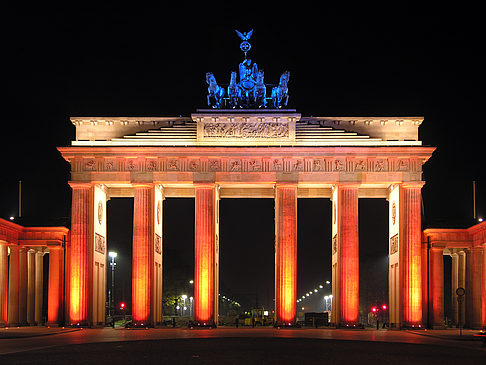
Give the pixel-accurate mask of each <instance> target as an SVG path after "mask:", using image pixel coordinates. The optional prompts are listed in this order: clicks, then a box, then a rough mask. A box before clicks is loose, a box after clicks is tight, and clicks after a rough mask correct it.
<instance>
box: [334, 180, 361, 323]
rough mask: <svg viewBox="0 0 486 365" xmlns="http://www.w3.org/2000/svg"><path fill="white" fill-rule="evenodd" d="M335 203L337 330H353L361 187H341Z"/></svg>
mask: <svg viewBox="0 0 486 365" xmlns="http://www.w3.org/2000/svg"><path fill="white" fill-rule="evenodd" d="M335 189H337V201H335V202H334V205H335V210H336V211H335V212H333V214H334V215H335V216H336V223H337V242H336V245H337V247H336V249H337V274H336V279H337V282H336V283H334V282H333V286H335V289H334V290H333V291H334V293H335V294H336V296H337V298H333V307H334V308H335V309H336V315H335V316H334V318H335V321H336V325H337V326H354V325H356V324H357V323H358V320H359V233H358V232H359V231H358V187H357V186H354V185H338V186H337V187H336V188H335Z"/></svg>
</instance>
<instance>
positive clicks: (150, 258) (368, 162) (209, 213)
mask: <svg viewBox="0 0 486 365" xmlns="http://www.w3.org/2000/svg"><path fill="white" fill-rule="evenodd" d="M71 120H72V123H73V124H74V125H75V126H76V140H75V141H73V142H72V146H70V147H62V148H59V151H60V152H61V153H62V155H63V157H64V158H65V159H66V160H67V161H69V163H70V164H71V167H72V172H71V181H70V185H71V187H72V191H73V198H72V227H71V244H70V247H69V248H68V255H67V257H68V262H67V268H68V270H67V273H68V274H67V282H66V293H67V294H66V298H65V299H66V301H67V308H68V310H67V316H68V318H69V321H68V322H70V323H72V324H75V323H82V324H101V323H104V320H105V317H104V315H105V282H106V267H105V265H106V262H107V260H106V256H105V255H106V201H107V199H109V198H112V197H134V219H133V232H134V233H133V283H132V285H133V290H132V302H133V308H132V314H133V318H134V320H135V321H137V322H140V323H145V324H158V323H160V322H161V320H162V313H161V303H162V286H161V283H162V237H163V232H162V214H163V212H162V206H163V204H162V202H163V200H164V198H166V197H193V198H194V199H195V208H196V209H195V280H194V282H195V283H194V284H195V287H194V291H195V292H194V305H195V319H196V321H198V322H200V323H203V324H204V323H206V324H209V323H217V315H218V272H219V268H218V266H219V262H218V260H219V259H218V256H219V254H218V253H219V245H220V242H219V234H218V224H219V209H218V205H219V203H218V202H219V200H220V199H224V198H235V197H240V198H274V199H275V313H276V321H277V322H278V323H281V324H282V325H283V324H293V323H294V321H295V317H296V300H297V292H296V290H297V199H298V198H329V199H331V200H332V232H333V233H332V276H333V277H332V292H333V296H334V298H335V299H334V300H333V311H332V313H333V318H332V322H333V323H335V324H337V325H339V326H349V325H356V324H357V323H358V303H359V285H358V283H359V250H358V247H359V246H358V199H359V198H360V197H362V198H386V199H388V201H389V207H390V208H389V211H390V212H389V215H390V219H389V222H390V223H389V230H390V267H389V277H390V288H389V291H390V305H389V306H390V322H391V323H392V325H394V326H396V327H413V326H417V327H418V326H421V325H422V321H423V318H422V305H423V304H422V303H423V299H422V264H421V263H422V238H421V235H422V232H421V219H420V217H421V188H422V186H423V184H424V182H423V181H422V165H423V164H424V163H425V161H427V159H428V158H429V157H430V156H431V154H432V152H433V150H434V148H431V147H423V146H422V145H421V142H420V141H418V138H417V137H418V127H419V125H420V123H421V122H422V119H421V118H356V117H353V118H333V117H330V118H317V117H312V118H306V117H302V116H301V115H300V114H299V113H297V112H296V111H295V110H289V109H277V110H275V109H261V110H249V109H233V110H226V109H210V110H198V111H197V112H196V113H193V114H192V115H191V117H190V118H183V117H178V118H155V117H154V118H94V117H89V118H88V117H82V118H72V119H71ZM384 224H385V223H384ZM325 239H327V238H324V237H323V240H325ZM221 244H225V243H224V242H222V243H221Z"/></svg>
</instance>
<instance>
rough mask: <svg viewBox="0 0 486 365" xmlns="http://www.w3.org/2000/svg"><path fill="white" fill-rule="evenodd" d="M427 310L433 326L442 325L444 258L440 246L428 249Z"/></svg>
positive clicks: (439, 326) (438, 326) (440, 326)
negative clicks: (428, 288)
mask: <svg viewBox="0 0 486 365" xmlns="http://www.w3.org/2000/svg"><path fill="white" fill-rule="evenodd" d="M429 265H430V269H429V287H430V290H429V295H430V297H429V311H430V315H431V319H432V320H431V324H432V327H433V328H442V327H444V259H443V250H442V249H441V248H431V249H430V251H429Z"/></svg>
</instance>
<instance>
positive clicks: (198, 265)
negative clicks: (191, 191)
mask: <svg viewBox="0 0 486 365" xmlns="http://www.w3.org/2000/svg"><path fill="white" fill-rule="evenodd" d="M215 194H216V191H215V189H214V187H212V186H207V187H206V186H203V187H197V188H196V199H195V203H196V230H195V246H196V247H195V268H194V274H195V278H194V315H195V319H196V321H199V322H209V321H211V320H212V319H213V317H214V304H215V303H214V295H215V294H214V290H215V287H214V286H215V267H214V264H215V255H216V253H215V222H214V221H215V219H214V217H215V208H216V207H215V205H216V202H215V200H216V196H215Z"/></svg>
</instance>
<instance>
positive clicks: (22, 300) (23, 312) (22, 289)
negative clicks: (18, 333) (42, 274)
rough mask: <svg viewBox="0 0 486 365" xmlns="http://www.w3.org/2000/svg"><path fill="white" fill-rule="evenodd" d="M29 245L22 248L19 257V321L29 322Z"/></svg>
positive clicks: (22, 323) (24, 323)
mask: <svg viewBox="0 0 486 365" xmlns="http://www.w3.org/2000/svg"><path fill="white" fill-rule="evenodd" d="M27 251H28V248H27V247H21V248H20V257H19V322H20V325H26V324H27V274H28V271H27Z"/></svg>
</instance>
